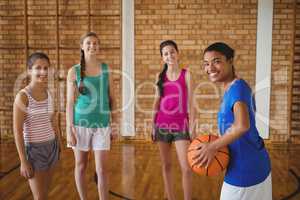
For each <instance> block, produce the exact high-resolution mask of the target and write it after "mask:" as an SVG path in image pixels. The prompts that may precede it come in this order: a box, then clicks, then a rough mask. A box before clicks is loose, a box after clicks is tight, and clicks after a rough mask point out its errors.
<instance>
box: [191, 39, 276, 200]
mask: <svg viewBox="0 0 300 200" xmlns="http://www.w3.org/2000/svg"><path fill="white" fill-rule="evenodd" d="M203 57H204V61H203V67H204V70H205V72H206V73H207V75H208V77H209V79H210V80H211V81H212V82H214V83H215V82H220V83H223V86H224V91H225V93H224V96H223V99H222V103H221V105H220V109H219V113H218V126H219V131H220V134H221V137H220V138H219V139H218V140H216V141H214V142H211V143H209V144H200V145H199V148H201V149H200V150H199V151H198V155H199V157H198V159H197V160H196V161H195V163H198V164H199V165H201V166H208V165H209V164H210V162H211V161H212V159H213V158H214V155H215V154H216V152H217V150H218V149H219V148H222V147H224V146H227V145H228V147H229V150H230V163H229V165H228V168H227V171H226V174H225V179H224V183H223V186H222V191H221V200H259V199H263V200H271V199H272V182H271V164H270V159H269V155H268V153H267V151H266V149H265V146H264V141H263V139H262V138H261V137H260V136H259V133H258V131H257V128H256V126H255V101H254V98H253V95H252V91H251V88H250V87H249V85H248V84H247V83H246V81H244V80H243V79H240V78H237V77H236V75H235V72H234V67H233V58H234V50H233V49H232V48H231V47H229V46H228V45H227V44H225V43H221V42H219V43H214V44H212V45H210V46H209V47H207V48H206V49H205V51H204V56H203Z"/></svg>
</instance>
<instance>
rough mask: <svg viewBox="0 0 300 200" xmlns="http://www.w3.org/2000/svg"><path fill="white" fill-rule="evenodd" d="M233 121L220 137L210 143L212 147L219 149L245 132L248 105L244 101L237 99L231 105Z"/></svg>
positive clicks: (246, 128)
mask: <svg viewBox="0 0 300 200" xmlns="http://www.w3.org/2000/svg"><path fill="white" fill-rule="evenodd" d="M233 112H234V122H233V124H232V126H231V127H230V128H229V129H228V130H227V132H226V134H224V135H223V136H222V137H221V138H220V139H218V140H216V141H214V142H213V143H212V147H213V148H215V149H220V148H222V147H224V146H227V145H228V144H231V143H232V142H233V141H235V140H236V139H238V138H239V137H241V136H242V135H243V134H245V133H246V132H247V131H248V129H249V128H250V119H249V112H248V107H247V105H246V104H245V103H243V102H241V101H238V102H236V103H235V104H234V106H233Z"/></svg>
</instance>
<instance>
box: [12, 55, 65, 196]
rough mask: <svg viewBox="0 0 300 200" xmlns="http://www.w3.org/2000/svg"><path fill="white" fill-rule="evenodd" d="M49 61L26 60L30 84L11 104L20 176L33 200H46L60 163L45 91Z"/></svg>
mask: <svg viewBox="0 0 300 200" xmlns="http://www.w3.org/2000/svg"><path fill="white" fill-rule="evenodd" d="M49 67H50V60H49V58H48V56H47V55H46V54H44V53H41V52H36V53H33V54H32V55H31V56H30V57H29V58H28V74H29V75H30V79H31V80H30V83H29V84H28V85H27V86H26V87H25V88H24V89H22V90H20V91H19V92H18V94H17V95H16V98H15V102H14V111H13V120H14V137H15V143H16V146H17V151H18V154H19V158H20V163H21V164H20V173H21V175H22V176H24V177H25V178H26V179H28V182H29V186H30V189H31V191H32V194H33V198H34V199H47V196H48V190H49V187H50V181H51V177H52V174H53V170H54V166H55V165H56V163H57V162H58V160H59V151H60V147H59V142H58V138H60V136H59V130H58V126H57V122H56V121H55V120H54V109H53V104H52V98H51V95H50V92H49V91H48V71H49Z"/></svg>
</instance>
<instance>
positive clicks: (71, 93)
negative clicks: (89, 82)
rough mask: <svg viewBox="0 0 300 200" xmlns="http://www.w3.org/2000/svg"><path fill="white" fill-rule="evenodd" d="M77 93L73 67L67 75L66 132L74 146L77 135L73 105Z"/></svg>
mask: <svg viewBox="0 0 300 200" xmlns="http://www.w3.org/2000/svg"><path fill="white" fill-rule="evenodd" d="M75 93H76V85H75V69H74V68H71V69H70V70H69V71H68V76H67V106H66V125H67V127H66V132H67V142H68V143H69V144H70V145H71V146H74V145H75V144H76V141H75V138H74V137H75V136H74V131H75V130H74V123H73V116H74V112H73V107H74V99H75Z"/></svg>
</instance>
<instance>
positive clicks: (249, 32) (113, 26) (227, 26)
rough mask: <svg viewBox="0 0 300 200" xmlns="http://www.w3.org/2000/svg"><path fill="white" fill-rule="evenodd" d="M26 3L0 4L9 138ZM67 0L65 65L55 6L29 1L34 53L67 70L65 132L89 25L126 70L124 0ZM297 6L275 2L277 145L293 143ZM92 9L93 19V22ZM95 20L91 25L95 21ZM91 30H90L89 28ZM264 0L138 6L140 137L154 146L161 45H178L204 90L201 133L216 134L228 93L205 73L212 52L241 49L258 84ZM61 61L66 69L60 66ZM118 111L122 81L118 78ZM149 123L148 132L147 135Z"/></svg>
mask: <svg viewBox="0 0 300 200" xmlns="http://www.w3.org/2000/svg"><path fill="white" fill-rule="evenodd" d="M23 2H24V1H23V0H3V1H1V3H0V16H1V20H0V30H1V31H0V63H1V71H0V86H1V87H0V90H1V91H0V92H1V94H3V95H1V96H0V114H1V121H0V126H1V129H0V130H1V139H3V138H5V137H7V136H11V135H12V120H11V119H12V103H13V99H14V94H13V92H12V91H13V88H14V83H15V80H16V79H17V77H18V76H19V75H20V74H21V73H23V72H24V70H25V59H26V57H25V52H26V51H25V48H24V47H25V46H24V45H25V44H26V41H25V37H26V36H25V34H24V33H25V26H24V5H23ZM87 2H88V0H79V1H75V0H60V1H59V15H60V16H59V32H58V33H59V45H60V48H59V59H58V57H57V51H56V44H57V41H56V16H55V15H56V4H55V1H46V0H41V1H33V0H28V11H27V14H28V15H29V16H28V20H27V22H28V41H27V44H28V50H29V53H30V52H33V51H34V50H38V49H39V50H43V51H45V52H47V53H48V54H49V55H50V58H51V62H52V66H53V67H54V68H55V69H57V70H58V71H59V74H58V76H57V77H56V79H55V80H54V81H53V82H52V86H51V87H52V88H53V86H55V89H54V91H55V92H54V93H55V95H56V102H57V108H58V110H59V111H60V116H61V127H62V129H63V130H64V126H65V93H66V91H65V90H66V89H65V77H66V72H67V70H68V69H69V68H70V67H71V66H72V65H73V64H75V63H78V62H79V37H80V35H81V34H83V33H84V32H85V31H87V30H88V28H89V26H90V28H91V30H94V31H95V32H97V33H98V34H99V36H100V40H101V50H100V53H99V58H100V59H102V60H104V61H105V62H107V63H108V64H109V65H110V66H111V67H112V68H113V69H116V70H119V69H120V67H121V63H120V55H121V51H120V47H121V16H120V15H121V12H120V10H121V0H101V1H97V0H90V2H91V5H90V6H88V4H87ZM293 6H294V0H274V18H273V52H272V88H271V95H272V96H271V114H270V116H271V119H270V120H271V122H270V126H271V137H270V138H271V141H272V142H276V141H286V140H287V134H288V124H287V123H288V122H287V118H288V115H289V111H288V96H289V90H288V83H289V77H288V75H289V70H290V69H291V66H292V62H291V58H292V57H291V56H292V55H291V54H292V51H291V49H292V47H293V44H292V41H293V34H294V32H293V16H294V7H293ZM89 8H90V13H91V16H90V17H89V16H88V12H89ZM89 20H90V23H89ZM89 24H90V25H89ZM256 26H257V0H210V1H206V0H184V1H183V0H159V1H158V0H135V64H136V65H135V78H136V79H135V87H136V92H137V93H136V108H135V109H136V113H135V115H136V118H135V123H136V125H137V129H136V137H134V138H132V139H141V140H149V133H150V128H149V125H150V122H151V114H150V113H151V109H152V102H153V96H152V95H153V94H154V88H153V83H154V81H155V75H156V74H157V73H159V72H160V70H161V69H162V67H161V58H160V53H159V44H160V42H161V41H162V40H165V39H173V40H175V41H176V42H177V43H178V46H179V50H180V54H181V55H180V61H181V63H182V65H184V66H188V68H189V69H190V70H191V72H192V75H193V78H194V79H195V82H196V85H197V90H195V92H196V95H197V107H198V112H197V119H198V123H199V127H198V130H199V132H200V131H201V132H216V130H217V129H216V111H217V109H218V104H219V101H220V97H221V95H222V91H221V87H219V85H212V84H210V83H209V82H208V79H207V77H206V75H205V74H204V72H203V69H202V68H201V63H202V52H203V50H204V48H205V47H206V46H207V45H208V44H211V43H212V42H216V41H224V42H226V43H228V44H229V45H231V46H232V47H233V48H234V49H235V50H236V59H235V68H236V72H237V74H238V75H239V76H241V77H243V78H244V79H245V80H247V81H248V82H249V83H250V85H251V87H253V88H254V86H255V64H256V63H255V62H256V61H255V59H256ZM58 62H59V65H58ZM114 78H115V83H116V84H115V85H116V91H115V92H116V95H117V103H118V107H120V102H121V96H120V94H121V92H120V90H121V86H120V76H119V75H118V74H114ZM145 125H148V128H146V129H145Z"/></svg>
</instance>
